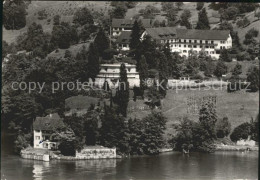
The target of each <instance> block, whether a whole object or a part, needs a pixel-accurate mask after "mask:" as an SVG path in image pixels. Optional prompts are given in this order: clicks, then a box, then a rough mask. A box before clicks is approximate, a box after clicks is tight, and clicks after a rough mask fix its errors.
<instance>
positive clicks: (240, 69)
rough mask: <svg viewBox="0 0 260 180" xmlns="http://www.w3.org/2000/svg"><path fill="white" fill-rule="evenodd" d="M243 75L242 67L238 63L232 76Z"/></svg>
mask: <svg viewBox="0 0 260 180" xmlns="http://www.w3.org/2000/svg"><path fill="white" fill-rule="evenodd" d="M241 73H242V65H241V64H239V63H237V64H236V66H235V67H234V69H233V71H232V75H234V76H236V75H239V74H241Z"/></svg>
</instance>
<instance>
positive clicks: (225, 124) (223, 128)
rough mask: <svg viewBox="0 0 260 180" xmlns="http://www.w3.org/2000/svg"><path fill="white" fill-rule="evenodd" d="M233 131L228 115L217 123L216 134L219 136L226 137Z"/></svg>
mask: <svg viewBox="0 0 260 180" xmlns="http://www.w3.org/2000/svg"><path fill="white" fill-rule="evenodd" d="M230 131H231V124H230V122H229V121H228V118H227V117H224V118H223V119H219V120H218V121H217V123H216V134H217V137H218V138H224V137H226V136H227V135H228V134H229V133H230Z"/></svg>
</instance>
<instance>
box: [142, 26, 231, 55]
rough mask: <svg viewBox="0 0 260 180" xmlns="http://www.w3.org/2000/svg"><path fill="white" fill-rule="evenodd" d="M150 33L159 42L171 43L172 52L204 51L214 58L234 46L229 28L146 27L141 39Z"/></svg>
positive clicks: (185, 53)
mask: <svg viewBox="0 0 260 180" xmlns="http://www.w3.org/2000/svg"><path fill="white" fill-rule="evenodd" d="M146 35H150V36H151V37H152V39H154V40H155V41H156V42H157V43H160V44H166V43H167V42H168V43H169V45H170V49H171V52H178V53H179V54H180V55H181V56H186V57H187V56H188V55H189V52H191V51H193V52H195V53H199V52H200V51H204V52H205V53H206V54H207V55H209V56H211V57H212V58H213V59H219V55H220V51H221V50H222V49H229V48H231V47H232V38H231V35H230V31H228V30H197V29H181V28H173V27H159V28H146V30H145V31H144V32H143V34H142V35H141V40H143V39H144V38H145V36H146Z"/></svg>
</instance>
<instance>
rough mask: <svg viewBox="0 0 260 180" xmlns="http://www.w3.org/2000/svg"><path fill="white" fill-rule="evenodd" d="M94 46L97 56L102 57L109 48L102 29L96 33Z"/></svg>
mask: <svg viewBox="0 0 260 180" xmlns="http://www.w3.org/2000/svg"><path fill="white" fill-rule="evenodd" d="M94 44H95V46H96V47H97V50H98V54H99V56H102V55H103V52H104V51H105V50H106V49H108V48H109V39H108V37H107V36H106V34H105V31H104V30H103V29H102V28H100V30H99V31H98V33H97V36H96V38H95V40H94Z"/></svg>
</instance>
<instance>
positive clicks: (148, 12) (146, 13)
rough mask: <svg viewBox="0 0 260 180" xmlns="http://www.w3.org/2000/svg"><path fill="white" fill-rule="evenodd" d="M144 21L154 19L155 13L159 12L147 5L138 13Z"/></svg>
mask: <svg viewBox="0 0 260 180" xmlns="http://www.w3.org/2000/svg"><path fill="white" fill-rule="evenodd" d="M139 13H140V14H142V15H143V17H144V18H145V19H154V17H155V14H156V13H160V10H159V9H158V8H156V7H154V6H152V5H147V6H146V7H145V9H141V10H140V11H139Z"/></svg>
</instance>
